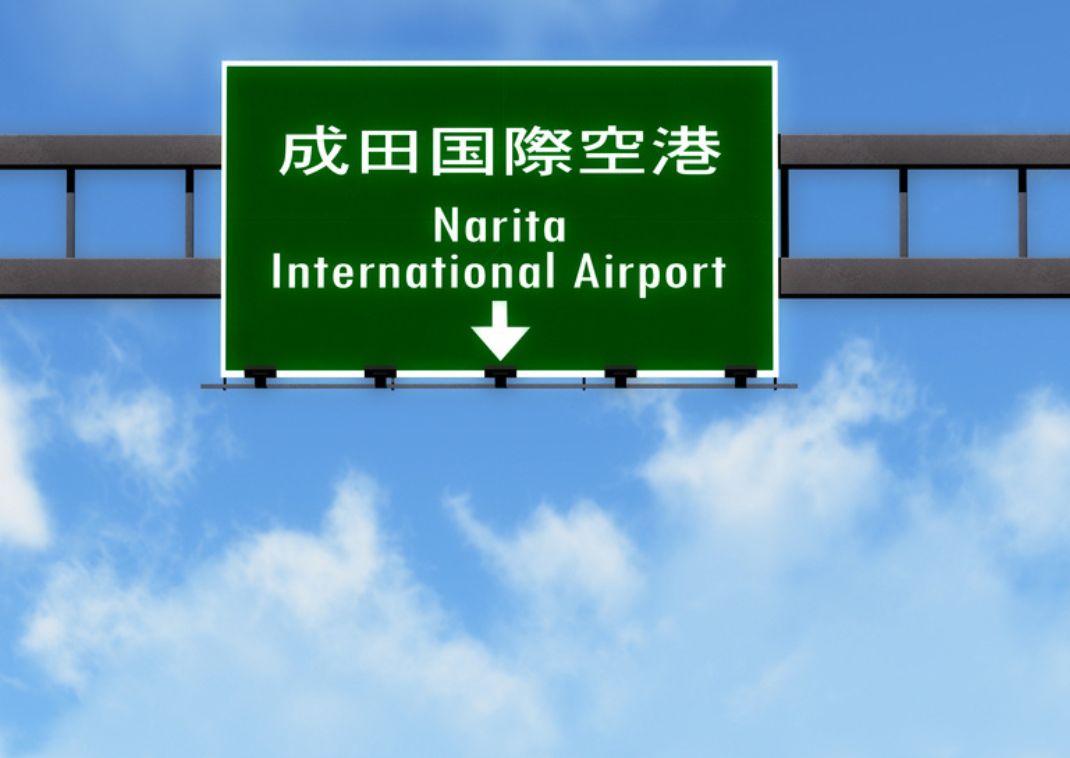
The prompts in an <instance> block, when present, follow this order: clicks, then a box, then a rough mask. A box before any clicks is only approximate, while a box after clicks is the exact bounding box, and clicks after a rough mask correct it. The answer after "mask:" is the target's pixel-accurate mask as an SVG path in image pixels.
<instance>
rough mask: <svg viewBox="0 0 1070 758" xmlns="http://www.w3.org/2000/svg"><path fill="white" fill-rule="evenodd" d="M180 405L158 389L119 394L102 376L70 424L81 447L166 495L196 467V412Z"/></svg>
mask: <svg viewBox="0 0 1070 758" xmlns="http://www.w3.org/2000/svg"><path fill="white" fill-rule="evenodd" d="M176 405H177V404H176V403H175V401H174V399H172V397H171V396H170V395H169V394H167V393H166V392H164V391H162V390H160V389H158V388H156V387H146V388H144V389H141V390H138V391H124V392H118V393H117V392H113V391H112V390H111V389H110V388H109V387H108V386H107V384H106V383H105V382H104V381H103V380H102V379H101V378H99V377H98V378H96V379H94V380H92V381H91V382H90V385H89V389H88V391H87V393H86V394H85V396H84V398H83V399H82V402H81V403H80V404H79V405H78V406H76V407H75V408H74V410H73V412H72V417H71V425H72V427H73V429H74V432H75V434H76V435H77V436H78V438H79V439H81V440H82V441H83V442H86V443H88V444H91V445H95V446H97V447H99V448H100V449H102V450H104V451H105V452H106V453H107V454H109V455H110V456H111V457H113V458H114V459H116V460H118V461H121V462H122V463H124V464H125V465H127V466H128V468H129V470H130V471H131V473H133V474H134V475H135V476H136V477H137V478H138V479H140V480H142V481H144V482H146V483H148V484H149V485H150V486H151V487H153V488H154V489H155V490H156V491H157V492H159V493H164V492H166V491H168V490H170V489H171V488H173V487H174V486H175V485H177V484H178V483H179V482H181V481H182V480H184V479H185V478H186V477H188V476H189V474H190V472H191V470H192V468H193V464H194V439H195V435H194V430H193V413H192V411H190V410H189V409H187V408H181V409H180V408H178V407H176Z"/></svg>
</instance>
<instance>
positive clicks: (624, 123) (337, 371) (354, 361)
mask: <svg viewBox="0 0 1070 758" xmlns="http://www.w3.org/2000/svg"><path fill="white" fill-rule="evenodd" d="M776 96H777V78H776V64H775V63H774V62H728V61H712V62H707V61H683V62H662V61H658V62H630V61H629V62H623V61H614V62H587V61H583V62H578V61H577V62H557V61H554V62H502V61H480V62H455V61H451V62H442V63H440V62H423V61H419V62H404V63H401V62H330V63H322V62H227V63H224V64H223V304H222V372H223V376H226V377H236V376H242V375H243V374H244V372H245V370H246V369H248V368H250V367H271V368H273V369H275V370H276V371H277V372H278V375H279V376H282V377H285V376H308V377H316V376H321V377H343V376H358V377H359V376H366V375H370V372H369V367H390V368H391V369H394V370H396V371H397V375H398V376H401V377H405V376H444V377H450V376H455V377H474V376H483V375H484V371H485V370H486V369H487V368H490V367H495V366H509V367H515V369H516V370H517V375H518V376H519V377H552V376H568V377H577V376H591V377H594V376H603V375H604V371H605V369H606V368H607V367H620V366H629V367H634V368H635V369H636V370H637V374H638V376H639V377H715V376H724V375H725V374H724V372H725V369H726V368H728V367H739V366H743V367H750V368H753V369H755V370H757V375H758V376H776V375H777V369H778V366H777V236H778V231H777V173H776V169H777V116H776V114H777V110H776V108H777V106H776ZM366 372H369V373H366Z"/></svg>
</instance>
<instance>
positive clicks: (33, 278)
mask: <svg viewBox="0 0 1070 758" xmlns="http://www.w3.org/2000/svg"><path fill="white" fill-rule="evenodd" d="M220 150H221V145H220V138H219V136H218V135H207V134H206V135H21V136H2V135H0V169H9V170H27V169H32V170H36V169H40V170H61V171H64V172H66V179H67V181H66V187H67V235H66V238H67V244H66V251H65V257H64V258H60V257H57V258H55V259H49V258H3V257H0V298H49V297H59V298H72V297H73V298H77V297H83V298H112V297H115V298H212V297H219V294H220V292H219V290H220V263H219V261H218V260H213V259H199V258H195V257H194V247H193V238H194V219H193V209H194V202H193V198H194V175H195V171H198V170H213V169H219V168H220V161H221V152H220ZM108 169H135V170H157V171H161V170H162V171H168V170H174V171H182V172H184V173H185V186H186V197H185V213H186V240H185V249H184V250H183V251H176V255H175V257H174V258H163V259H160V258H138V259H83V258H77V257H76V245H75V220H76V212H75V211H76V206H75V197H76V183H75V178H76V173H77V172H79V171H86V170H108ZM824 169H858V170H865V169H869V170H896V171H898V172H899V217H900V223H899V230H900V233H899V247H898V251H889V256H888V257H887V258H876V257H869V258H809V257H808V258H792V257H791V223H790V219H791V215H790V177H791V174H792V173H794V172H796V171H803V170H824ZM915 169H1002V170H1016V171H1017V172H1018V249H1017V251H1008V256H1007V257H1006V258H983V259H979V258H956V259H949V258H911V257H910V244H909V243H910V234H909V182H908V177H909V172H910V171H911V170H915ZM1031 169H1070V134H1037V135H982V134H968V135H962V134H958V135H950V134H948V135H910V134H905V135H857V134H822V135H789V134H785V135H781V137H780V193H781V197H780V199H781V260H780V296H781V297H783V298H796V297H797V298H818V297H865V298H870V297H1011V298H1018V297H1070V258H1045V259H1036V258H1030V257H1029V242H1028V240H1029V235H1028V229H1029V224H1028V172H1029V170H1031ZM2 255H3V251H0V256H2Z"/></svg>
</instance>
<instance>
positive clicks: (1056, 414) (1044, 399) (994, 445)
mask: <svg viewBox="0 0 1070 758" xmlns="http://www.w3.org/2000/svg"><path fill="white" fill-rule="evenodd" d="M969 460H970V463H971V464H972V467H973V468H972V473H973V477H972V478H973V486H971V487H969V488H968V489H969V495H970V496H971V497H972V498H973V499H974V501H975V502H976V503H978V504H980V505H981V506H982V507H983V509H984V510H983V513H987V514H989V515H990V517H991V518H993V519H994V520H995V522H996V524H997V525H998V526H1001V527H1003V528H1004V529H1006V530H1007V531H1008V532H1009V533H1010V537H1011V540H1012V543H1013V545H1012V546H1013V547H1014V548H1015V549H1017V550H1019V551H1022V552H1024V553H1046V552H1050V551H1053V550H1056V549H1065V548H1066V547H1068V546H1070V406H1067V404H1066V403H1065V402H1064V401H1062V400H1060V399H1059V398H1058V397H1056V396H1055V395H1054V394H1053V393H1052V392H1051V391H1040V392H1035V393H1034V394H1032V395H1031V396H1030V397H1029V398H1028V400H1027V401H1026V403H1025V404H1024V406H1023V407H1022V410H1021V413H1020V415H1019V416H1018V417H1017V418H1016V419H1014V421H1013V422H1012V423H1011V425H1010V426H1009V428H1007V429H1006V430H1004V431H1003V432H1002V433H1000V434H998V435H991V436H990V437H989V438H986V439H980V440H978V441H977V443H976V445H975V447H974V448H973V449H972V450H971V451H970V453H969Z"/></svg>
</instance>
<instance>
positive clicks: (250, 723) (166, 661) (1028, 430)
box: [24, 343, 1070, 758]
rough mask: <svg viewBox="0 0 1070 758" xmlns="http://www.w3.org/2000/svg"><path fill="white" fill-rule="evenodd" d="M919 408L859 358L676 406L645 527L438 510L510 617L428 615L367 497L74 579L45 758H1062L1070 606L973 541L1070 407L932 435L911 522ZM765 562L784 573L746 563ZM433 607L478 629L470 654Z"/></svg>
mask: <svg viewBox="0 0 1070 758" xmlns="http://www.w3.org/2000/svg"><path fill="white" fill-rule="evenodd" d="M911 398H912V389H911V383H910V382H909V381H908V380H907V379H906V378H904V377H903V376H902V374H901V373H898V372H896V371H895V370H894V367H892V366H889V365H887V364H885V363H884V362H881V361H879V360H877V359H876V358H875V351H874V349H873V348H872V346H869V345H866V344H863V343H853V344H852V345H850V346H849V347H848V348H847V349H845V350H844V351H843V352H842V353H841V354H840V355H839V356H838V357H837V358H836V359H835V360H834V361H833V362H832V364H831V366H830V368H829V370H828V371H827V372H826V373H825V376H824V377H823V379H822V381H821V382H820V383H819V384H818V385H817V386H815V387H813V388H812V389H804V390H800V391H799V392H798V393H782V394H778V395H777V396H772V395H770V396H769V397H768V398H765V399H762V400H761V402H760V404H758V405H757V406H756V407H753V408H752V409H750V410H747V411H745V412H744V413H741V414H740V415H738V416H737V417H736V418H734V419H733V420H724V419H723V418H722V419H717V418H714V419H712V420H708V421H706V422H704V423H703V422H701V421H699V420H697V419H696V418H695V415H694V414H691V413H688V414H678V415H676V416H674V418H676V419H677V420H678V422H679V423H676V424H675V425H673V426H671V427H670V428H673V429H675V431H674V432H672V433H669V434H667V436H666V437H665V439H664V440H663V442H662V443H661V444H660V446H659V448H658V449H657V450H655V451H654V452H653V453H652V454H651V456H650V459H649V461H648V462H647V464H646V465H645V466H644V467H643V471H644V472H645V473H646V475H647V476H648V477H649V481H650V483H651V485H652V488H651V492H652V493H653V495H654V497H653V498H652V499H650V500H649V501H648V502H647V506H648V508H649V513H647V514H645V515H646V516H648V517H649V518H648V519H645V520H642V523H643V524H645V525H646V526H648V527H649V529H648V530H646V531H645V532H644V533H642V534H636V533H634V532H633V533H630V534H627V533H625V531H624V530H623V529H622V528H621V527H620V526H619V525H618V523H617V522H618V520H619V516H618V515H617V514H616V513H615V512H613V511H610V510H607V509H605V508H602V507H599V506H596V505H594V504H592V503H580V504H578V505H576V506H574V507H572V508H571V509H568V510H557V509H554V508H551V507H549V506H540V507H538V508H536V509H534V510H533V511H532V513H531V514H530V516H529V517H528V518H526V519H523V520H522V521H521V522H520V524H519V525H518V526H516V527H515V528H512V529H506V530H501V529H491V528H490V527H488V526H487V524H486V523H484V522H483V521H480V520H478V519H477V518H476V517H475V516H474V515H473V512H472V509H471V508H470V507H469V506H468V504H467V502H466V501H465V500H463V499H454V500H451V501H450V502H449V503H448V504H447V505H448V507H449V509H450V510H451V513H452V514H453V516H454V519H455V521H456V523H457V524H458V526H459V527H460V530H461V532H462V533H463V535H464V537H465V538H466V539H467V541H468V542H470V543H471V544H472V545H474V546H475V547H476V549H477V552H478V554H479V555H480V557H481V558H482V559H483V560H484V561H485V562H486V563H487V565H489V566H490V567H491V568H492V569H493V573H494V577H495V579H497V580H500V582H501V584H502V585H503V586H504V587H505V588H506V589H507V590H508V591H509V593H511V594H510V595H509V598H510V600H512V601H513V602H507V603H504V604H501V603H494V602H492V599H491V598H490V597H487V598H486V599H484V597H483V594H481V593H486V592H487V589H488V588H487V587H485V586H483V585H480V584H475V583H473V582H472V581H471V577H470V575H468V574H467V573H466V572H462V574H461V575H462V576H465V577H466V579H465V584H464V587H463V589H462V590H460V592H462V593H464V597H450V598H443V599H442V600H440V599H439V598H436V597H434V596H433V595H432V594H431V593H430V591H429V590H428V589H427V587H426V586H424V585H422V584H421V583H420V582H418V581H417V580H416V579H415V578H414V577H413V576H412V575H411V573H410V569H409V568H408V565H407V562H406V560H405V557H404V556H402V555H401V553H400V552H399V551H398V549H397V548H396V547H394V546H393V545H392V543H391V542H390V540H389V539H387V538H386V537H385V536H384V533H383V529H382V527H381V526H380V525H379V523H378V513H379V503H380V502H381V500H382V496H381V494H380V493H378V492H377V490H376V488H375V486H374V485H373V484H371V483H370V482H369V481H367V480H365V479H361V478H359V477H351V478H348V479H347V480H345V481H344V482H343V483H342V484H341V485H340V486H339V488H338V491H337V494H336V496H335V499H334V502H333V504H332V506H331V507H330V509H329V510H328V512H327V515H326V517H325V519H324V524H323V527H322V528H321V529H320V530H319V531H317V532H303V531H297V530H292V529H283V528H279V529H273V530H269V531H266V532H262V533H259V534H254V535H250V536H248V537H246V538H244V539H242V540H240V541H238V542H237V543H236V544H234V545H232V546H231V547H230V548H229V549H227V550H226V551H225V552H224V554H223V555H221V556H219V557H218V558H215V559H211V560H208V561H203V562H201V563H200V564H197V565H195V566H194V567H193V568H192V569H191V570H190V572H189V573H188V575H187V576H185V577H182V578H180V579H179V580H178V582H177V583H176V584H174V585H172V586H168V587H158V586H152V583H149V582H139V581H130V580H126V581H123V580H121V579H119V578H118V577H117V576H116V575H115V574H114V573H113V572H111V571H109V570H108V569H107V568H102V567H92V568H83V567H80V566H78V565H76V564H67V565H64V566H61V567H59V568H57V569H56V570H55V572H54V573H53V575H52V576H53V578H52V581H51V582H50V583H49V585H48V587H47V589H46V592H45V594H44V596H43V597H42V598H41V600H40V602H39V603H38V605H37V608H36V610H35V612H34V613H33V614H32V615H31V616H30V617H29V619H28V623H27V627H26V634H25V637H24V649H25V650H26V651H27V653H28V654H30V655H32V656H33V657H34V658H35V659H37V660H38V661H40V663H41V664H42V665H43V666H44V667H45V669H46V670H47V671H48V672H49V673H50V674H51V675H52V676H53V677H54V678H55V679H56V680H57V681H59V682H61V683H64V684H67V685H69V686H74V687H75V688H76V689H77V691H78V693H79V701H78V703H77V705H76V706H74V707H73V708H72V710H71V712H70V713H69V714H68V715H67V716H65V717H63V718H62V719H61V720H60V722H59V723H58V724H57V725H56V727H55V729H54V730H53V731H52V733H51V736H50V738H49V740H48V742H47V744H46V745H45V746H44V748H43V749H42V750H41V751H40V752H39V753H38V754H36V755H38V756H39V758H52V757H53V756H63V758H68V757H70V756H74V757H75V758H77V756H81V755H87V756H88V755H102V754H106V755H109V756H141V755H153V756H164V757H165V758H166V756H171V755H175V756H178V755H181V756H187V755H193V754H196V755H201V754H203V755H224V754H243V755H247V754H255V755H258V756H263V757H264V758H271V757H272V756H281V755H291V754H294V753H295V752H300V753H301V754H303V755H309V756H317V757H318V756H334V755H352V754H374V755H436V756H451V755H465V756H481V755H493V756H495V757H496V758H497V757H498V756H509V755H533V756H534V755H555V756H572V755H574V756H583V758H596V757H597V756H619V755H674V756H675V755H679V756H692V755H731V756H733V757H734V758H764V757H765V756H769V755H783V754H784V753H785V751H786V750H787V751H788V752H790V754H791V755H792V756H793V758H817V757H819V756H820V757H821V758H825V757H827V756H846V755H865V756H867V758H869V757H870V756H872V757H873V758H883V756H899V755H912V756H914V755H916V756H921V757H923V758H929V757H932V758H935V757H936V756H945V755H970V756H979V757H980V758H1002V757H1003V756H1014V755H1029V754H1038V755H1043V754H1052V755H1066V754H1070V728H1068V727H1067V725H1066V720H1065V719H1064V718H1062V716H1063V714H1064V711H1065V703H1066V702H1067V701H1068V699H1070V665H1068V664H1067V661H1070V655H1068V654H1067V645H1066V642H1065V640H1067V639H1070V614H1068V613H1067V611H1066V609H1065V602H1064V597H1065V596H1064V595H1059V596H1057V597H1056V598H1055V599H1054V601H1053V600H1052V598H1051V597H1046V596H1044V595H1043V593H1041V595H1040V596H1037V595H1034V594H1031V593H1030V592H1029V591H1023V590H1022V589H1021V588H1020V587H1018V586H1017V585H1016V584H1015V581H1014V578H1013V577H1011V576H1009V575H1008V573H1007V572H1006V570H1005V566H1003V565H1002V564H1001V562H1000V560H999V557H998V556H997V555H994V554H993V550H992V549H991V544H990V542H991V534H990V533H987V532H985V531H984V530H979V529H976V528H974V527H975V525H976V522H977V513H978V511H980V512H982V513H984V514H987V515H989V516H990V517H991V519H993V520H995V521H996V522H997V523H1005V524H1013V523H1017V522H1015V521H1013V519H1012V516H1011V515H1005V511H1004V510H1003V508H1004V505H1003V504H1004V503H1006V502H1008V501H1009V499H1008V497H1005V496H1004V494H1003V490H1002V489H1000V487H1001V485H998V483H999V482H1001V481H1006V482H1008V483H1009V484H1007V486H1006V489H1007V491H1008V492H1009V493H1010V494H1019V493H1020V487H1015V486H1014V485H1016V484H1021V483H1022V482H1025V483H1026V484H1028V483H1029V478H1030V477H1032V476H1038V477H1043V476H1049V475H1051V474H1050V473H1049V472H1048V469H1046V468H1032V467H1031V466H1032V463H1031V461H1032V456H1033V454H1034V453H1035V452H1036V451H1035V450H1032V449H1031V448H1030V447H1029V444H1031V443H1030V439H1031V438H1032V437H1036V444H1037V445H1040V444H1041V443H1043V444H1045V445H1047V446H1048V447H1050V448H1052V449H1053V450H1054V451H1055V453H1054V454H1053V459H1052V461H1051V462H1048V463H1047V464H1045V465H1050V466H1057V461H1058V460H1059V459H1060V456H1059V451H1060V450H1061V449H1062V445H1063V439H1064V435H1063V431H1062V430H1063V428H1064V426H1066V425H1067V424H1068V423H1070V412H1068V411H1067V410H1066V408H1065V407H1064V406H1063V405H1062V404H1060V403H1059V402H1058V401H1056V400H1054V399H1053V398H1052V397H1043V396H1041V397H1040V399H1034V401H1033V402H1031V403H1030V404H1028V405H1027V406H1026V409H1025V412H1024V413H1023V415H1022V416H1021V418H1020V419H1018V420H1016V421H1015V422H1014V423H1012V424H1011V425H1010V426H1009V427H1008V428H1007V429H1006V430H1003V431H1001V432H998V433H995V434H988V435H986V436H985V437H984V438H981V439H979V440H977V441H975V442H974V443H971V445H969V446H968V449H967V453H968V454H964V453H963V448H962V446H961V445H959V444H958V443H956V442H954V441H951V442H948V443H946V444H947V445H948V447H947V449H945V450H943V451H942V452H944V453H946V454H945V455H938V456H936V457H937V458H939V459H940V460H945V461H951V462H952V463H951V470H945V471H942V472H940V473H941V476H934V475H933V474H932V472H931V471H930V470H929V469H927V468H925V466H920V467H919V470H918V471H917V472H912V473H911V475H914V476H917V477H918V478H919V479H923V480H924V481H923V482H921V483H920V484H918V486H917V487H911V488H910V493H913V492H914V491H924V490H926V489H928V490H930V491H931V492H932V495H933V496H932V497H931V498H930V499H922V498H920V497H915V496H914V495H913V494H909V497H910V498H911V500H910V501H909V502H907V501H906V500H904V497H906V496H905V495H904V494H903V493H904V491H905V490H906V489H907V488H905V487H898V486H896V487H892V486H890V485H891V484H893V482H892V473H891V472H892V470H893V459H892V458H890V457H889V454H888V452H887V449H886V448H885V447H884V446H883V445H882V444H881V443H882V442H883V441H885V437H884V434H885V430H886V429H887V428H888V427H895V426H896V425H899V427H898V428H902V427H906V428H910V427H911V426H912V425H913V424H914V422H915V421H916V420H917V419H916V418H914V417H913V416H912V415H911V414H912V413H916V412H913V411H911V410H910V409H911V408H912V400H911ZM904 422H905V423H904ZM1017 447H1021V448H1023V449H1022V450H1020V451H1019V450H1017ZM1011 453H1013V455H1011ZM726 454H727V456H728V457H729V460H730V461H731V465H728V464H725V463H724V462H723V461H721V460H720V458H721V457H722V456H724V455H726ZM1008 456H1009V460H1010V463H1009V464H1008V466H1009V467H1008V468H1007V469H1006V470H1004V469H995V470H993V471H994V473H991V477H993V478H992V479H991V482H994V483H995V484H992V483H990V482H989V481H988V480H984V479H981V480H980V483H979V484H978V485H976V487H975V486H973V485H971V484H969V483H966V480H968V479H971V478H974V477H977V476H979V472H981V471H989V470H990V469H992V464H993V463H994V461H996V460H999V461H1003V462H1006V461H1007V460H1008ZM898 463H899V464H902V461H898ZM922 485H924V486H922ZM985 488H988V489H991V490H992V491H993V494H992V495H991V496H990V497H988V498H987V499H984V500H983V501H981V500H977V502H976V503H973V504H972V505H973V508H972V509H967V510H963V509H961V508H958V509H956V508H954V507H950V504H954V503H956V502H958V501H961V500H963V494H964V493H975V492H976V489H985ZM1056 489H1057V488H1056ZM1030 492H1031V493H1033V496H1034V497H1043V498H1049V497H1051V498H1055V499H1056V500H1057V499H1058V497H1059V493H1058V492H1057V491H1054V490H1052V491H1049V490H1048V489H1036V488H1034V489H1032V490H1030ZM737 493H750V494H749V495H748V497H749V498H750V499H748V500H746V501H739V500H733V499H732V498H731V497H729V496H730V495H733V494H737ZM722 500H724V502H721V501H722ZM1056 500H1053V501H1052V503H1054V502H1056ZM747 509H755V511H754V512H749V511H748V510H747ZM740 511H743V512H740ZM1010 513H1013V511H1008V512H1006V514H1010ZM863 516H864V517H866V518H870V519H871V521H870V522H868V523H869V528H870V530H869V531H867V530H866V529H863V528H858V529H852V528H847V527H849V526H851V525H856V526H858V522H859V519H860V517H863ZM1052 518H1054V517H1049V516H1044V517H1043V519H1042V520H1041V523H1048V524H1050V523H1056V524H1057V523H1059V521H1058V519H1057V518H1056V519H1055V521H1054V522H1052V521H1051V519H1052ZM873 524H878V525H879V527H874V526H873ZM1030 528H1032V527H1030ZM1015 529H1017V527H1015ZM874 532H876V533H877V536H874ZM1023 533H1031V532H1023ZM1013 534H1018V532H1015V531H1012V535H1013ZM442 538H443V539H447V538H448V535H442ZM1018 538H1020V535H1019V537H1018ZM770 544H773V545H778V546H780V547H781V548H785V549H787V550H788V552H790V553H791V555H792V560H791V561H784V562H759V563H755V562H754V561H753V560H751V554H752V553H754V552H760V551H762V550H768V549H769V545H770ZM800 545H803V546H806V547H807V548H808V549H804V550H799V549H796V548H798V546H800ZM815 547H816V548H818V549H814V548H815ZM473 597H474V598H477V599H475V600H473ZM496 598H497V596H495V599H496ZM447 600H453V601H457V602H456V604H457V606H461V605H463V604H471V603H475V604H477V605H478V606H479V607H480V613H483V612H485V613H487V614H488V615H490V616H491V618H490V619H489V621H488V623H487V624H486V628H485V629H484V630H483V631H482V633H481V634H480V635H479V636H478V637H477V636H475V635H474V634H473V633H472V632H469V631H465V630H464V629H463V628H462V627H461V626H460V624H459V623H458V622H457V621H456V620H455V619H454V617H453V615H452V614H453V613H455V612H456V610H455V608H454V607H453V606H452V605H445V606H443V607H440V602H442V603H445V602H446V601H447ZM477 615H479V614H477ZM982 720H983V722H984V728H983V729H978V726H977V725H978V723H980V721H982Z"/></svg>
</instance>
